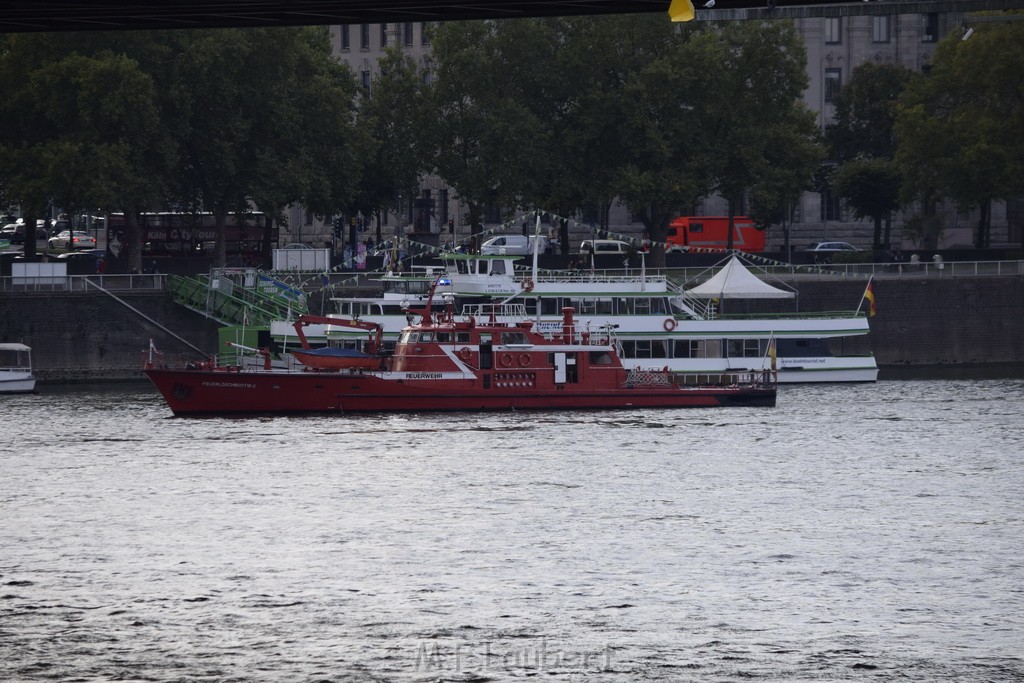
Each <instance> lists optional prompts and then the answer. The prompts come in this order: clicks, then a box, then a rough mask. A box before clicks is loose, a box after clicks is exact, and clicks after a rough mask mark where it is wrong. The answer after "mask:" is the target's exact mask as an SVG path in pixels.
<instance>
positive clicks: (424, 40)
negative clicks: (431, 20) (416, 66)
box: [420, 21, 430, 45]
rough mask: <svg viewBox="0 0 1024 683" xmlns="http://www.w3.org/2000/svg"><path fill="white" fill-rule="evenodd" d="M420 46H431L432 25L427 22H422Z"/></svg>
mask: <svg viewBox="0 0 1024 683" xmlns="http://www.w3.org/2000/svg"><path fill="white" fill-rule="evenodd" d="M420 45H430V25H429V24H428V23H427V22H425V21H421V22H420Z"/></svg>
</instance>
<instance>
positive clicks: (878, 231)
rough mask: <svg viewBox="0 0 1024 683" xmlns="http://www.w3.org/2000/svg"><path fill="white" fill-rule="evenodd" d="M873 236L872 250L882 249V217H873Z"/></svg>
mask: <svg viewBox="0 0 1024 683" xmlns="http://www.w3.org/2000/svg"><path fill="white" fill-rule="evenodd" d="M874 219H875V234H874V236H873V240H872V241H873V244H872V248H874V250H875V251H879V250H880V249H881V248H882V217H881V216H875V217H874Z"/></svg>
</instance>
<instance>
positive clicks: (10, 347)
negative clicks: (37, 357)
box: [0, 343, 36, 394]
mask: <svg viewBox="0 0 1024 683" xmlns="http://www.w3.org/2000/svg"><path fill="white" fill-rule="evenodd" d="M35 390H36V377H35V375H34V374H32V349H31V348H30V347H28V346H26V345H24V344H17V343H3V344H0V394H28V393H32V392H33V391H35Z"/></svg>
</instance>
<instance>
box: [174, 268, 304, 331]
mask: <svg viewBox="0 0 1024 683" xmlns="http://www.w3.org/2000/svg"><path fill="white" fill-rule="evenodd" d="M260 277H261V278H263V280H264V281H265V282H270V283H274V284H278V285H279V286H280V287H281V288H282V289H289V290H290V289H291V288H290V287H288V285H286V284H284V283H275V281H273V280H271V279H269V278H266V276H262V275H261V276H260ZM167 288H168V289H169V290H170V292H171V296H172V297H173V299H174V302H175V303H178V304H181V305H182V306H185V307H186V308H189V309H191V310H193V311H196V312H197V313H200V314H202V315H205V316H206V317H208V318H212V319H214V320H216V321H217V322H219V323H220V324H222V325H247V326H252V327H266V326H269V325H270V322H271V321H272V320H287V319H288V318H289V317H292V318H294V317H295V316H297V315H299V314H301V313H306V312H307V311H306V303H305V298H301V299H299V298H292V299H288V298H283V297H281V296H276V295H270V294H265V293H263V292H261V291H259V290H258V289H257V288H256V287H243V286H241V285H239V284H237V283H235V282H234V281H233V280H231V279H230V278H227V277H224V276H214V277H210V276H208V275H199V276H196V277H186V276H182V275H169V276H168V277H167Z"/></svg>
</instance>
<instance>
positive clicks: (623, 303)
mask: <svg viewBox="0 0 1024 683" xmlns="http://www.w3.org/2000/svg"><path fill="white" fill-rule="evenodd" d="M615 304H616V305H615V313H616V315H630V314H631V313H632V312H633V307H632V306H630V303H629V299H626V298H625V297H623V298H621V299H617V300H616V302H615Z"/></svg>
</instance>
